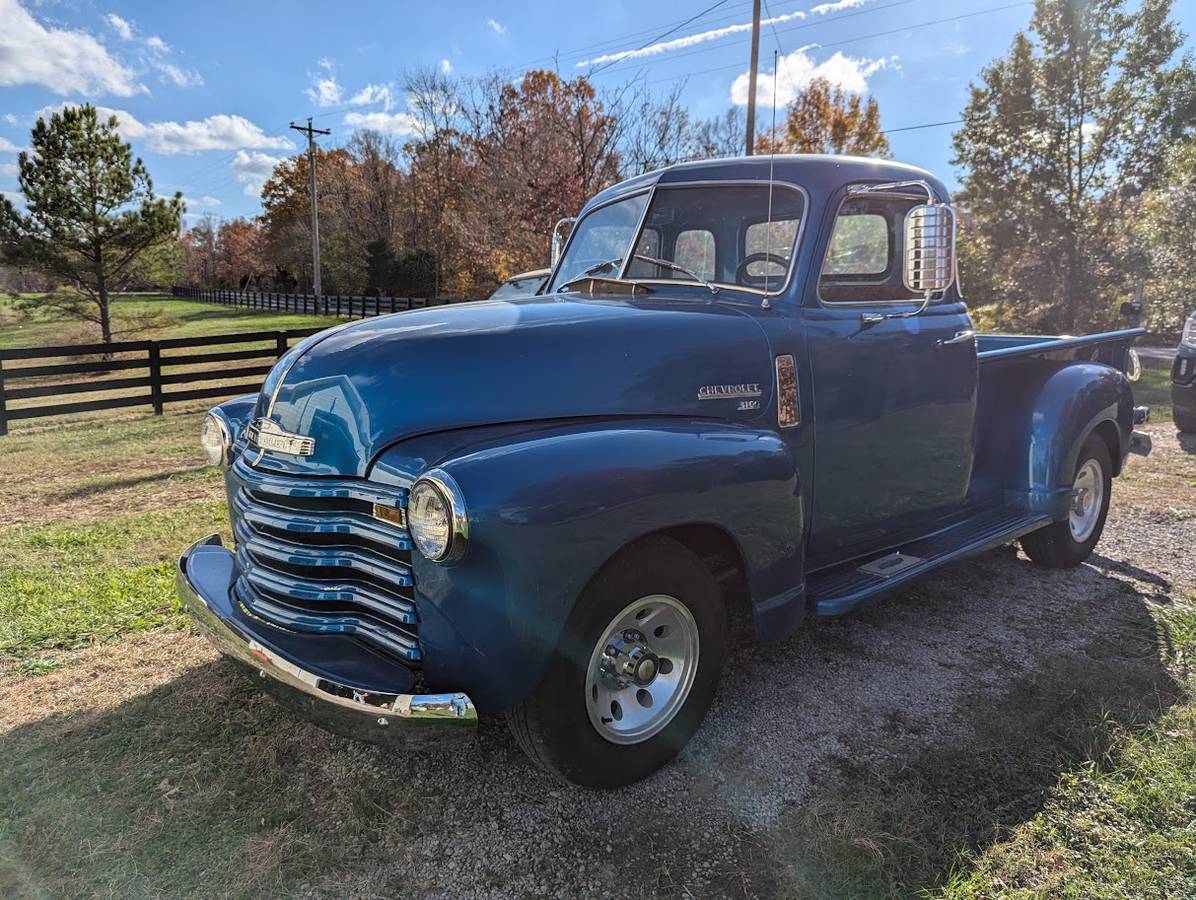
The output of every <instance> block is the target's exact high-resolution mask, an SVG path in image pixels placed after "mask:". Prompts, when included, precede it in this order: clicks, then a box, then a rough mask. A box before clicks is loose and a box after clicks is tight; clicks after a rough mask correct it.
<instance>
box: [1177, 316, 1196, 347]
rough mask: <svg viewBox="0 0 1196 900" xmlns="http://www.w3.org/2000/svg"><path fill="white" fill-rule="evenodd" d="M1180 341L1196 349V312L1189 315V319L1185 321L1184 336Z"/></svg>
mask: <svg viewBox="0 0 1196 900" xmlns="http://www.w3.org/2000/svg"><path fill="white" fill-rule="evenodd" d="M1180 343H1181V344H1183V345H1184V346H1185V347H1191V348H1192V349H1193V350H1196V313H1193V314H1192V315H1190V316H1188V321H1187V322H1185V323H1184V336H1183V337H1182V338H1181V339H1180Z"/></svg>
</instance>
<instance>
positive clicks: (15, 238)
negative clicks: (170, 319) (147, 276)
mask: <svg viewBox="0 0 1196 900" xmlns="http://www.w3.org/2000/svg"><path fill="white" fill-rule="evenodd" d="M31 147H32V150H31V152H30V151H24V152H22V153H21V154H20V156H19V157H18V162H17V165H18V170H19V174H18V179H19V182H20V186H21V192H22V193H23V194H24V195H25V202H26V205H27V208H28V211H27V212H24V213H21V212H18V211H17V209H16V208H15V207H14V206H13V204H12V203H11V202H10V201H9V200H7V199H4V200H3V201H2V202H0V245H3V248H4V250H3V252H4V255H5V257H6V258H7V259H8V260H9V261H10V262H15V263H17V264H19V265H28V266H30V267H32V268H35V269H38V270H40V271H43V272H46V273H48V274H52V275H54V276H57V277H58V278H61V279H64V280H65V281H66V282H68V285H69V287H70V288H71V290H68V291H65V292H63V291H59V292H55V293H53V294H51V295H49V297H48V299H46V300H43V301H41V302H42V303H48V304H50V305H52V306H54V307H56V308H58V309H60V310H62V311H63V312H66V313H68V314H70V315H72V316H75V317H77V318H80V319H83V320H85V321H88V322H94V323H95V324H97V325H99V327H100V333H101V335H102V338H103V341H104V343H108V342H110V341H111V340H112V319H111V306H110V291H111V290H113V289H114V288H118V287H120V286H121V282H122V278H123V277H124V276H126V275H127V274H128V273H129V272H130V271H131V269H132V267H134V264H135V263H136V262H137V261H138V258H139V257H140V256H141V255H142V254H144V253H145V252H146V251H147V250H149V249H150V248H153V247H155V246H157V245H161V244H163V243H166V242H168V241H172V240H173V239H174V237H175V236H176V235H177V234H178V230H179V221H180V217H181V216H182V213H183V209H184V207H183V201H182V195H181V194H177V193H176V194H175V195H174V197H172V198H169V199H166V198H159V197H155V196H154V190H153V183H152V182H151V181H150V177H149V174H148V173H147V172H146V169H145V165H144V164H143V163H142V162H141V160H140V159H134V157H133V150H132V147H130V146H129V145H128V144H126V143H125V142H124V141H122V140H121V138H120V134H119V133H118V132H117V121H116V117H115V116H110V117H109V118H108V119H107V120H106V121H102V120H100V118H99V117H98V116H97V115H96V110H95V108H94V107H92V106H90V105H84V106H77V107H69V106H68V107H65V108H64V109H63V110H62V111H61V112H56V113H52V114H51V115H50V119H49V121H48V122H47V121H46V120H45V119H44V118H39V119H38V120H37V124H36V125H35V126H34V128H33V135H32V140H31Z"/></svg>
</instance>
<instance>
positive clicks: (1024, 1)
mask: <svg viewBox="0 0 1196 900" xmlns="http://www.w3.org/2000/svg"><path fill="white" fill-rule="evenodd" d="M910 2H913V0H898V3H894V4H891V5H893V6H897V5H899V4H900V3H910ZM1032 5H1033V2H1032V0H1020V2H1018V3H1009V4H1006V5H1004V6H992V7H989V8H988V9H979V10H975V11H974V12H970V13H962V14H960V15H957V16H947V17H945V18H942V19H932V20H930V21H928V22H917V23H915V24H913V25H903V26H901V27H900V28H890V29H888V30H886V31H874V32H872V33H871V34H861V35H857V36H856V37H851V38H845V39H843V40H839V41H827V42H825V43H819V44H818V45H817V46H818V48H819V49H824V48H827V47H842V46H845V45H847V44H855V43H859V42H860V41H867V40H871V39H872V38H877V37H888V36H889V35H893V34H902V33H904V32H906V31H915V30H917V29H919V28H930V27H932V26H934V25H943V24H945V23H947V22H958V21H960V20H962V19H971V18H974V17H976V16H982V15H986V14H988V13H994V12H1003V11H1004V10H1007V9H1016V8H1017V7H1019V6H1032ZM801 27H806V26H796V27H795V28H782V29H780V31H781V33H786V32H789V31H795V30H797V28H801ZM737 43H742V41H740V42H737ZM724 46H728V45H724ZM693 52H702V51H691V53H693ZM679 55H685V56H688V55H690V54H688V53H687V54H679ZM673 58H674V59H675V58H676V57H673ZM741 66H742V64H741V63H731V64H730V65H726V66H716V67H713V68H710V67H707V68H704V69H700V70H696V71H693V72H685V73H683V74H681V75H672V76H669V77H667V78H654V79H652V80H650V81H646V82H645V83H646V84H660V83H662V82H666V81H678V80H680V79H682V78H690V77H691V76H693V75H706V74H709V73H711V72H722V71H725V70H727V69H738V68H740V67H741ZM773 74H774V77H775V74H776V73H773Z"/></svg>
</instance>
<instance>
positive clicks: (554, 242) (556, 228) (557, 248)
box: [548, 216, 577, 269]
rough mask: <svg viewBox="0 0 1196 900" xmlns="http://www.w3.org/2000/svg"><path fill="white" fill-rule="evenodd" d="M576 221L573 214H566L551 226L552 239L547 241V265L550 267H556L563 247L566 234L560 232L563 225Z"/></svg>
mask: <svg viewBox="0 0 1196 900" xmlns="http://www.w3.org/2000/svg"><path fill="white" fill-rule="evenodd" d="M576 221H577V218H576V217H575V216H567V217H566V218H564V219H561V220H560V221H558V222H557V223H556V224H555V225H553V226H552V239H551V240H550V241H549V242H548V267H549V268H550V269H555V268H556V264H557V263H558V262H559V261H560V259H561V253H562V252H563V251H564V249H565V238H566V235H564V234H563V233H562V232H563V230H564V228H565V226H566V225H572V224H573V223H574V222H576Z"/></svg>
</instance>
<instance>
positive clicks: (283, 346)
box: [274, 331, 287, 359]
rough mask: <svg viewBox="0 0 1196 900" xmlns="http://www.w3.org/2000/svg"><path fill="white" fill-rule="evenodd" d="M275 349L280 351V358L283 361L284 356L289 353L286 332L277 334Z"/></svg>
mask: <svg viewBox="0 0 1196 900" xmlns="http://www.w3.org/2000/svg"><path fill="white" fill-rule="evenodd" d="M274 349H275V350H277V351H278V358H279V359H282V355H283V354H284V353H286V352H287V333H286V332H285V331H279V332H277V333H275V335H274Z"/></svg>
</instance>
